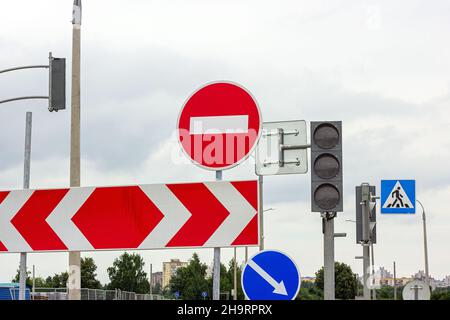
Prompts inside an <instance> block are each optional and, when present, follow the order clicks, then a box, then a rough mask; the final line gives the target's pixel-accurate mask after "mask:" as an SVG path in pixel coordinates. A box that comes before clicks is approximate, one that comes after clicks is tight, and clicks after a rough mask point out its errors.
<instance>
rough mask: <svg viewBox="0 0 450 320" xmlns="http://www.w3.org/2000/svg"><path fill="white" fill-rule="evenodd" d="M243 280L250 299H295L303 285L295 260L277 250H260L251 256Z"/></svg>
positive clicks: (243, 273)
mask: <svg viewBox="0 0 450 320" xmlns="http://www.w3.org/2000/svg"><path fill="white" fill-rule="evenodd" d="M241 281H242V289H243V291H244V294H245V296H246V297H247V299H249V300H294V299H295V298H296V296H297V294H298V292H299V291H300V285H301V278H300V272H299V270H298V268H297V265H296V264H295V262H294V261H293V260H292V259H291V258H290V257H289V256H288V255H287V254H285V253H282V252H280V251H277V250H264V251H260V252H258V253H257V254H255V255H254V256H253V257H251V258H250V259H249V260H248V261H247V264H246V265H245V267H244V270H243V272H242V278H241Z"/></svg>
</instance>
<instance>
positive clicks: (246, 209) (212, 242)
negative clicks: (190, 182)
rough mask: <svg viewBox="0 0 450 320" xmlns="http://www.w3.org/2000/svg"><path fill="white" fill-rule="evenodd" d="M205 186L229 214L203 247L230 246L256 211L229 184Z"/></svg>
mask: <svg viewBox="0 0 450 320" xmlns="http://www.w3.org/2000/svg"><path fill="white" fill-rule="evenodd" d="M205 186H206V187H207V188H208V189H209V191H211V193H212V194H214V196H215V197H216V198H217V200H219V201H220V202H221V203H222V205H223V206H224V207H225V209H227V210H228V212H230V215H229V216H228V217H227V218H226V219H225V221H223V222H222V224H221V225H220V226H219V228H218V229H217V230H216V232H214V233H213V235H212V236H211V237H210V238H209V239H208V241H206V243H205V246H207V247H217V246H223V244H224V243H229V244H230V245H231V243H233V241H234V240H235V239H236V238H237V237H238V236H239V234H240V233H241V232H242V230H244V228H245V227H246V226H247V225H248V224H249V222H250V221H251V220H252V219H253V217H254V216H255V214H256V213H257V211H256V209H255V208H253V206H252V205H251V204H250V203H249V202H248V201H247V200H246V199H245V198H244V197H243V196H242V194H241V193H240V192H239V191H238V190H236V188H235V187H233V185H232V184H231V183H230V182H224V181H222V182H220V183H217V182H206V183H205Z"/></svg>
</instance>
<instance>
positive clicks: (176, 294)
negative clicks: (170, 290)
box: [173, 291, 180, 299]
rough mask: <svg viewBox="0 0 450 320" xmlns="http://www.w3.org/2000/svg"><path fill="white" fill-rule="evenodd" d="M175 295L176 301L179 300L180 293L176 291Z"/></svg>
mask: <svg viewBox="0 0 450 320" xmlns="http://www.w3.org/2000/svg"><path fill="white" fill-rule="evenodd" d="M173 295H174V296H175V299H178V298H179V297H180V293H179V292H178V291H176V292H175V293H174V294H173Z"/></svg>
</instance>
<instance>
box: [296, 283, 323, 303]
mask: <svg viewBox="0 0 450 320" xmlns="http://www.w3.org/2000/svg"><path fill="white" fill-rule="evenodd" d="M296 299H297V300H323V291H322V290H320V289H319V288H317V286H316V285H315V283H314V282H306V281H302V285H301V287H300V291H299V293H298V295H297V298H296Z"/></svg>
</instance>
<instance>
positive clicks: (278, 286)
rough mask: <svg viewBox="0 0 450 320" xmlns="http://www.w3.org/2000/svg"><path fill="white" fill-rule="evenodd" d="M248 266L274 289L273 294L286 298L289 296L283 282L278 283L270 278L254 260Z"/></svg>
mask: <svg viewBox="0 0 450 320" xmlns="http://www.w3.org/2000/svg"><path fill="white" fill-rule="evenodd" d="M247 264H248V265H249V266H250V267H251V268H252V269H253V270H255V272H256V273H257V274H259V275H260V276H261V277H262V278H263V279H264V280H266V281H267V282H268V283H269V284H270V285H271V286H272V287H273V288H274V290H273V293H276V294H282V295H284V296H287V295H288V293H287V291H286V287H285V286H284V282H283V281H280V282H277V281H276V280H275V279H274V278H272V277H271V276H270V274H268V273H267V272H266V271H265V270H264V269H263V268H261V267H260V266H259V265H257V264H256V262H255V261H253V260H249V261H248V262H247Z"/></svg>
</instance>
